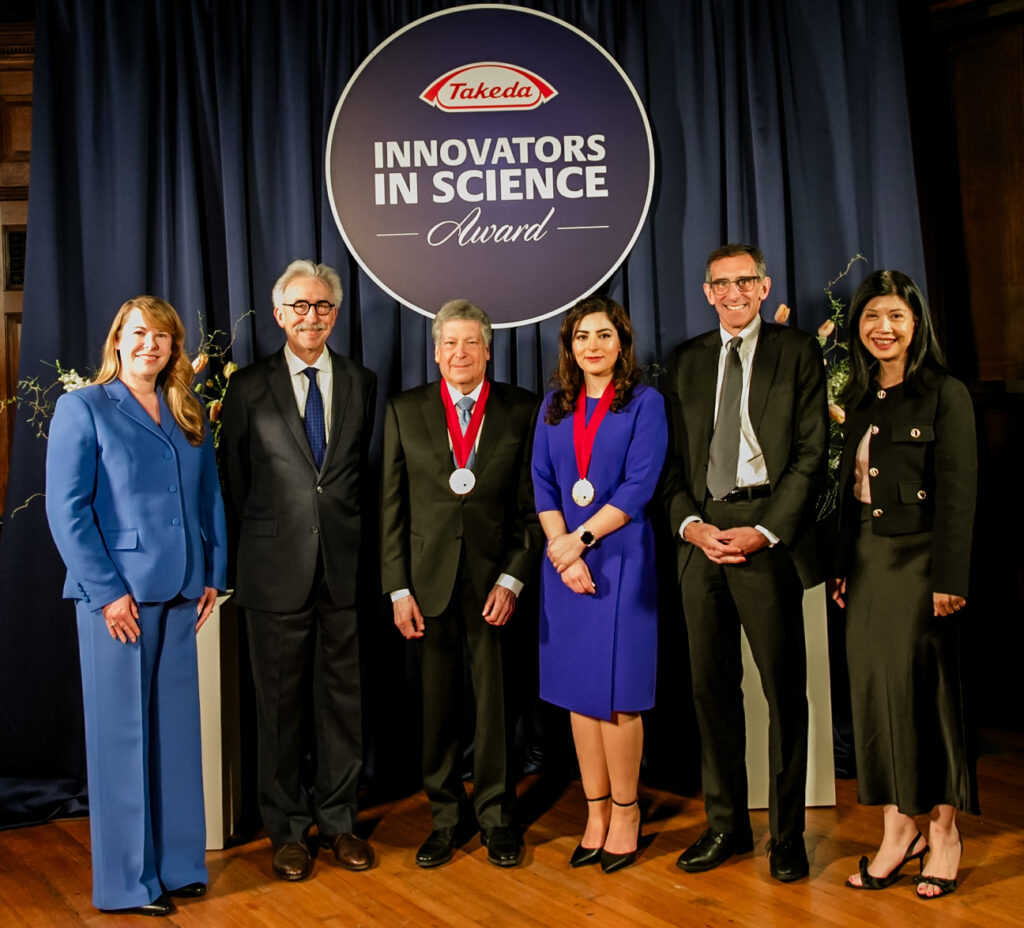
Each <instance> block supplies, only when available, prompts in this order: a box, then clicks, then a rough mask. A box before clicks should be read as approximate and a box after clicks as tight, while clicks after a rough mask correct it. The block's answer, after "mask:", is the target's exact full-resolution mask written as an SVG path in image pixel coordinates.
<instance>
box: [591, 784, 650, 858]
mask: <svg viewBox="0 0 1024 928" xmlns="http://www.w3.org/2000/svg"><path fill="white" fill-rule="evenodd" d="M639 801H640V800H639V797H637V798H636V799H634V800H633V801H632V802H616V801H615V800H614V799H612V805H613V806H618V807H619V808H620V809H625V808H628V807H629V806H635V805H636V804H637V803H638V802H639ZM642 831H643V820H642V817H641V821H640V824H638V825H637V829H636V848H634V849H633V850H632V851H626V853H625V854H612V853H611V852H609V851H604V850H602V851H601V872H602V873H614V872H615V871H616V870H621V869H622V868H623V867H628V866H629V865H630V864H631V863H633V861H634V860H636V854H637V851H638V850H639V848H640V834H641V832H642Z"/></svg>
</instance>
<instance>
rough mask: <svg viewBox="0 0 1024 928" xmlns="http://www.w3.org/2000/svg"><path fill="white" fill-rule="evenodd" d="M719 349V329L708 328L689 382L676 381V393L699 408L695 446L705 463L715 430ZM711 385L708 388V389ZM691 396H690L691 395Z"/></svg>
mask: <svg viewBox="0 0 1024 928" xmlns="http://www.w3.org/2000/svg"><path fill="white" fill-rule="evenodd" d="M721 351H722V337H721V335H719V332H718V329H714V330H713V331H711V332H708V334H707V336H706V337H705V340H704V345H703V347H702V350H701V352H700V354H699V355H698V357H697V361H696V368H695V370H694V372H693V374H694V382H693V383H692V384H686V383H681V384H679V395H680V397H682V401H683V402H684V403H689V402H696V403H698V404H699V409H700V419H699V423H700V434H699V435H698V436H695V437H696V440H697V443H698V444H697V448H698V449H700V453H701V454H702V455H703V457H704V461H705V463H706V462H707V459H708V457H709V456H710V452H711V436H712V435H713V434H714V431H715V402H716V400H717V399H718V387H717V385H718V356H719V355H720V354H721ZM709 386H710V389H709ZM691 397H692V399H691Z"/></svg>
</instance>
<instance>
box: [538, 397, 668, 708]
mask: <svg viewBox="0 0 1024 928" xmlns="http://www.w3.org/2000/svg"><path fill="white" fill-rule="evenodd" d="M550 402H551V394H548V396H547V397H545V400H544V407H543V409H542V410H541V415H540V416H539V418H538V420H537V434H536V438H535V439H534V443H533V487H534V498H535V500H536V503H537V511H538V512H547V511H551V510H559V511H560V512H561V513H562V514H563V515H564V516H565V523H566V525H567V526H568V528H569V530H570V531H574V530H575V529H576V528H578V527H579V526H580V525H581V524H582V523H583V522H585V521H586V519H587V517H588V516H592V515H593V514H594V513H596V512H597V511H598V510H600V509H601V507H602V506H603V505H604V504H605V503H611V504H612V505H613V506H615V507H616V508H618V509H621V510H622V511H623V512H625V513H626V514H627V515H628V516H629V517H630V519H631V521H630V522H628V523H627V524H626V525H625V526H623V527H622V528H620V529H618V530H617V531H615V532H612V533H611V534H610V535H606V536H605V537H604V538H602V539H600V540H599V541H598V543H597V544H596V545H595V546H594V547H593V548H591V549H590V550H589V551H587V552H586V553H585V554H584V560H585V561H586V562H587V566H588V567H589V568H590V573H591V576H592V577H593V578H594V585H595V587H596V588H597V592H596V594H585V595H584V594H580V593H574V592H572V591H571V590H570V589H569V588H568V587H567V586H566V585H565V584H564V583H562V580H561V577H559V575H558V572H557V571H556V570H555V569H554V568H553V567H552V566H551V563H550V561H548V560H547V558H546V557H545V558H544V560H543V566H542V574H541V591H542V596H543V605H542V608H541V620H540V695H541V697H542V698H543V699H545V700H547V701H548V702H551V703H554V704H555V705H556V706H562V707H564V708H566V709H570V710H572V711H573V712H578V713H580V714H581V715H588V716H591V717H593V718H599V719H611V717H612V713H613V712H639V711H640V710H641V709H650V708H651V707H652V706H653V705H654V683H655V666H656V662H657V648H658V588H657V578H656V575H655V563H654V531H653V530H652V528H651V524H650V522H649V520H648V519H647V517H646V515H645V508H646V506H647V503H648V502H649V501H650V499H651V497H652V496H653V495H654V491H655V487H656V486H657V483H658V477H659V476H660V474H661V468H662V464H663V463H664V461H665V451H666V448H667V445H668V426H667V423H666V421H665V403H664V400H663V399H662V396H661V394H660V393H658V391H657V390H653V389H651V388H650V387H645V386H643V385H638V386H637V387H636V388H635V390H634V392H633V398H632V400H631V401H630V403H629V405H628V406H627V407H626V408H625V409H622V410H620V411H619V412H617V413H613V412H609V413H608V414H607V415H606V416H605V417H604V420H603V421H602V422H601V427H600V428H599V429H598V432H597V437H596V440H595V441H594V451H593V455H592V456H591V460H590V470H589V472H588V474H587V477H588V479H589V480H590V482H591V483H592V484H593V485H594V489H595V497H594V501H593V502H592V503H591V504H590V505H589V506H577V505H576V503H575V502H573V499H572V495H571V494H572V486H573V484H574V483H575V482H576V481H577V480H578V479H579V473H578V471H577V468H576V454H575V451H574V449H573V441H572V416H568V417H566V418H565V419H563V420H562V421H561V422H559V423H558V425H548V424H547V423H546V422H545V421H544V413H545V412H546V410H547V407H548V405H549V404H550ZM597 402H598V401H597V400H596V399H589V398H588V399H587V421H588V422H589V421H590V416H591V414H592V413H593V411H594V409H595V408H596V406H597Z"/></svg>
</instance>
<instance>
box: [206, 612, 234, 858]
mask: <svg viewBox="0 0 1024 928" xmlns="http://www.w3.org/2000/svg"><path fill="white" fill-rule="evenodd" d="M197 645H198V651H199V713H200V726H201V730H202V744H203V795H204V799H205V802H206V847H207V850H220V849H221V848H223V847H224V846H225V843H226V842H227V839H228V838H229V837H230V836H231V833H232V831H233V829H234V824H235V822H236V821H238V818H239V815H240V812H241V786H240V768H241V751H240V748H239V742H238V610H237V609H235V607H234V606H233V605H231V604H230V603H229V602H228V597H227V596H221V597H218V599H217V605H216V607H215V608H214V610H213V612H212V613H211V614H210V617H209V618H208V619H207V620H206V622H205V624H204V625H203V627H202V628H201V629H200V630H199V635H198V638H197Z"/></svg>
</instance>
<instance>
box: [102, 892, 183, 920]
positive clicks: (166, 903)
mask: <svg viewBox="0 0 1024 928" xmlns="http://www.w3.org/2000/svg"><path fill="white" fill-rule="evenodd" d="M100 911H101V912H111V913H117V914H118V915H170V914H171V913H172V912H174V911H175V909H174V903H173V902H171V899H170V897H169V896H168V895H167V893H160V895H159V896H157V897H156V899H154V900H153V901H152V902H147V903H146V904H145V905H134V906H132V907H131V908H129V909H101V910H100Z"/></svg>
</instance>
